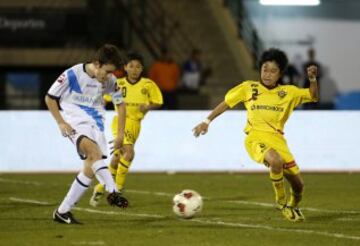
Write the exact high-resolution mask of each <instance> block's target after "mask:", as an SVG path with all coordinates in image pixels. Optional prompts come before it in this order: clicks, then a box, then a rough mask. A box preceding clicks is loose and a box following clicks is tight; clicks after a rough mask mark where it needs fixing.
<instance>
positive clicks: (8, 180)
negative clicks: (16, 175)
mask: <svg viewBox="0 0 360 246" xmlns="http://www.w3.org/2000/svg"><path fill="white" fill-rule="evenodd" d="M0 182H1V183H11V184H25V185H36V186H40V185H43V183H40V182H36V181H23V180H12V179H4V178H0Z"/></svg>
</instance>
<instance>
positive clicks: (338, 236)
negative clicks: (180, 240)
mask: <svg viewBox="0 0 360 246" xmlns="http://www.w3.org/2000/svg"><path fill="white" fill-rule="evenodd" d="M191 221H195V222H199V223H202V224H207V225H209V224H210V225H224V226H230V227H242V228H253V229H264V230H269V231H285V232H297V233H304V234H315V235H321V236H327V237H335V238H343V239H352V240H360V237H358V236H351V235H344V234H341V233H330V232H322V231H313V230H304V229H288V228H280V227H273V226H265V225H256V224H244V223H230V222H223V221H211V220H201V219H192V220H191Z"/></svg>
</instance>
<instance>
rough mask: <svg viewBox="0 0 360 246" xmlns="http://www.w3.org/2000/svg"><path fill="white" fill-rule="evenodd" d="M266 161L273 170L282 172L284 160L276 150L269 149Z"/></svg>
mask: <svg viewBox="0 0 360 246" xmlns="http://www.w3.org/2000/svg"><path fill="white" fill-rule="evenodd" d="M266 162H267V163H268V164H269V166H270V168H271V169H272V170H273V171H278V172H280V171H281V170H282V169H283V165H284V161H283V159H282V158H281V156H280V155H279V154H278V153H277V152H276V151H275V150H269V152H268V153H267V156H266Z"/></svg>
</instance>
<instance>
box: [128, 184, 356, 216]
mask: <svg viewBox="0 0 360 246" xmlns="http://www.w3.org/2000/svg"><path fill="white" fill-rule="evenodd" d="M126 192H130V193H138V194H145V195H156V196H168V197H172V196H174V195H175V194H170V193H165V192H150V191H141V190H126ZM203 198H204V199H206V200H213V198H211V197H204V196H203ZM225 202H228V203H238V204H245V205H256V206H261V207H275V205H274V204H273V203H264V202H250V201H225ZM301 209H302V210H307V211H312V212H322V213H342V214H360V211H352V210H331V209H320V208H309V207H302V208H301Z"/></svg>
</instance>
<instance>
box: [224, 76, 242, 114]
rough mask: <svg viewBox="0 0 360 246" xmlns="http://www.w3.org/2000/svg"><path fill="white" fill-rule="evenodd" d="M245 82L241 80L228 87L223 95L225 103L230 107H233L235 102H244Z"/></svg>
mask: <svg viewBox="0 0 360 246" xmlns="http://www.w3.org/2000/svg"><path fill="white" fill-rule="evenodd" d="M247 84H248V83H246V82H243V83H241V84H239V85H237V86H235V87H234V88H232V89H230V90H229V91H228V92H227V93H226V95H225V103H226V104H227V105H228V106H229V107H230V108H233V107H235V106H236V105H237V104H239V103H241V102H244V101H246V100H247V98H246V88H247Z"/></svg>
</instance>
